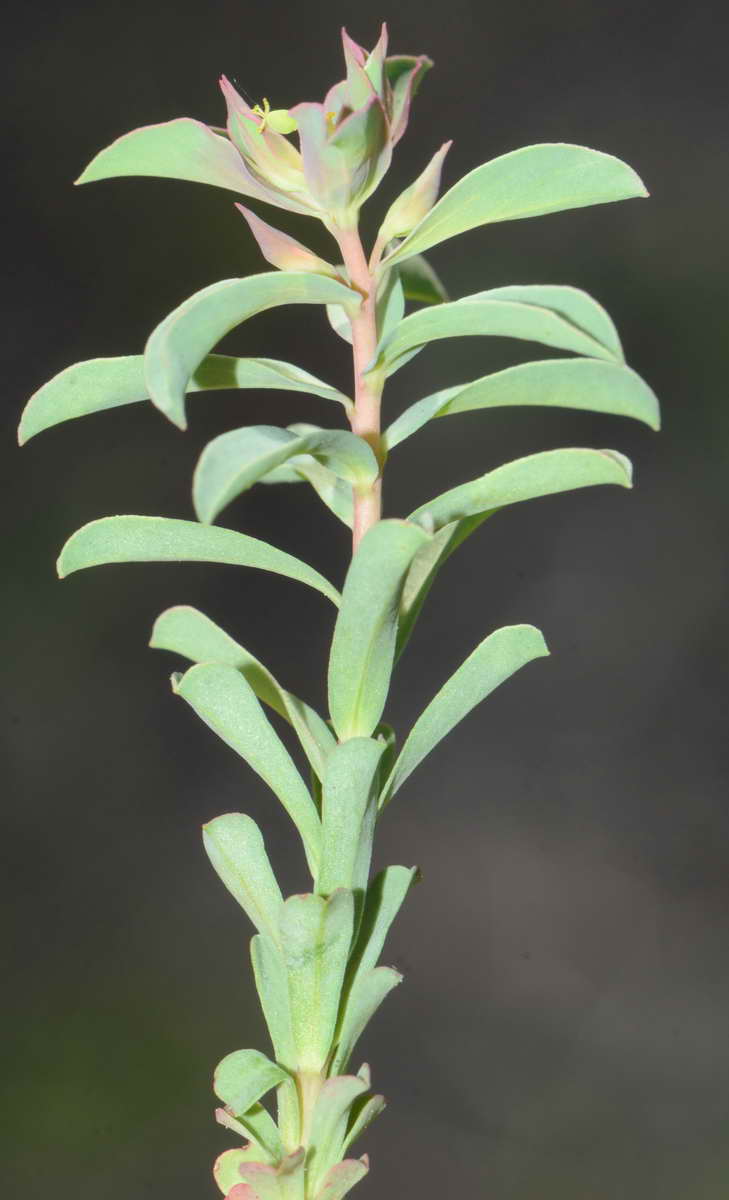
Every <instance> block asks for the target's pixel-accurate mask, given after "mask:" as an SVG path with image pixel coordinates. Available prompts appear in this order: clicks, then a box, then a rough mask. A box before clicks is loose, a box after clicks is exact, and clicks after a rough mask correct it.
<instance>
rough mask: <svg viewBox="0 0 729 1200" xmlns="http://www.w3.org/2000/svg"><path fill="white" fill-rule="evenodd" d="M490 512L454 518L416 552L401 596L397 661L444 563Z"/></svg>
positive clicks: (396, 649)
mask: <svg viewBox="0 0 729 1200" xmlns="http://www.w3.org/2000/svg"><path fill="white" fill-rule="evenodd" d="M490 515H491V514H490V513H488V512H485V513H476V515H475V516H472V517H464V518H463V520H461V521H452V522H451V524H450V525H444V526H443V528H442V529H439V530H438V531H437V533H434V534H433V536H432V538H431V539H430V541H429V542H427V543H426V544H425V546H423V548H422V550H419V551H418V553H417V554H416V555H415V558H414V559H413V561H412V563H411V564H410V570H409V571H408V574H407V578H406V580H405V585H404V587H403V589H402V596H401V597H400V616H399V619H398V626H397V645H396V647H395V661H396V662H397V660H398V659H399V657H400V655H401V654H402V652H403V650H404V649H405V647H406V645H407V643H408V641H409V640H410V636H411V634H412V632H413V628H414V626H415V622H416V621H417V619H418V617H419V615H420V612H421V609H422V607H423V604H424V603H425V601H426V599H427V596H428V593H429V591H430V589H431V587H432V586H433V583H434V582H435V578H436V576H437V574H438V572H439V571H440V569H441V567H442V566H443V565H444V564H445V562H446V561H447V560H448V559H449V558H450V556H451V554H453V552H454V550H457V549H458V547H459V546H460V545H461V544H462V543H463V542H464V541H465V540H466V538H467V537H469V536H470V534H472V533H473V532H474V531H475V530H476V529H478V527H479V525H482V524H483V522H484V521H485V520H486V518H487V517H489V516H490Z"/></svg>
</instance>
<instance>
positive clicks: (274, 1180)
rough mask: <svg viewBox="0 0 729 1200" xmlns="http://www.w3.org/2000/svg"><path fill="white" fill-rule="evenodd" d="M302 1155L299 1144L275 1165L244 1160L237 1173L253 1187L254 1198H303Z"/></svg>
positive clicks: (234, 1198) (245, 1182)
mask: <svg viewBox="0 0 729 1200" xmlns="http://www.w3.org/2000/svg"><path fill="white" fill-rule="evenodd" d="M304 1157H305V1151H304V1148H303V1146H301V1147H299V1149H298V1150H295V1151H294V1153H293V1154H289V1155H287V1156H286V1158H284V1159H282V1161H281V1162H280V1163H278V1165H276V1166H268V1165H267V1164H266V1163H254V1162H246V1163H242V1164H241V1166H240V1168H239V1173H240V1176H241V1178H242V1180H243V1183H244V1184H247V1185H248V1186H249V1187H251V1188H252V1189H253V1194H254V1195H255V1197H256V1200H304V1182H305V1175H304ZM228 1200H230V1198H228ZM233 1200H236V1197H233Z"/></svg>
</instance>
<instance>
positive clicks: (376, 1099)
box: [342, 1096, 387, 1154]
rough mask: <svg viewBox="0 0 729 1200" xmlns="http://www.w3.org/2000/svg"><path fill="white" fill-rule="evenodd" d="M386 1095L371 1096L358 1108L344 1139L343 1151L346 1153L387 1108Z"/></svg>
mask: <svg viewBox="0 0 729 1200" xmlns="http://www.w3.org/2000/svg"><path fill="white" fill-rule="evenodd" d="M386 1107H387V1105H386V1102H385V1097H384V1096H370V1098H369V1100H366V1101H365V1103H364V1104H363V1105H362V1107H361V1108H359V1109H356V1115H355V1117H354V1120H353V1121H352V1122H351V1124H350V1126H349V1128H348V1130H347V1136H346V1138H345V1139H344V1145H343V1147H342V1153H343V1154H346V1152H347V1150H348V1149H349V1147H350V1146H351V1145H352V1144H353V1143H354V1142H356V1141H357V1138H358V1137H361V1136H362V1134H363V1133H364V1131H365V1129H366V1128H367V1126H368V1125H371V1124H372V1122H373V1121H374V1119H375V1117H379V1115H380V1113H381V1112H382V1111H383V1109H384V1108H386Z"/></svg>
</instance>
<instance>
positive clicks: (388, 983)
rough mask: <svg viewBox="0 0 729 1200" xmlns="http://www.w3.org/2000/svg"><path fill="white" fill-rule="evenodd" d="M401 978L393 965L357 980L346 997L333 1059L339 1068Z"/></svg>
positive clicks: (347, 1060)
mask: <svg viewBox="0 0 729 1200" xmlns="http://www.w3.org/2000/svg"><path fill="white" fill-rule="evenodd" d="M402 979H403V977H402V975H401V974H400V972H399V971H396V970H395V969H394V968H393V967H375V968H374V970H372V971H368V972H366V973H365V974H363V975H362V976H361V977H360V978H359V979H358V980H357V986H356V988H353V989H352V991H351V992H350V993H349V995H348V997H347V1002H346V1008H345V1010H344V1019H343V1021H342V1025H341V1029H340V1032H339V1036H338V1040H337V1051H336V1055H335V1059H334V1062H335V1064H336V1066H335V1069H336V1070H341V1069H343V1068H344V1067H345V1066H346V1064H347V1063H348V1062H349V1059H350V1057H351V1055H352V1052H353V1050H354V1048H355V1046H356V1045H357V1042H358V1041H359V1039H360V1037H361V1035H362V1034H363V1033H364V1030H365V1029H366V1027H367V1026H368V1025H369V1023H370V1021H371V1020H372V1018H373V1016H374V1015H375V1013H376V1012H377V1010H378V1008H379V1007H380V1005H381V1004H382V1002H383V1000H385V999H386V998H387V997H388V996H389V994H390V992H391V991H392V990H393V988H396V987H397V985H398V984H399V983H402Z"/></svg>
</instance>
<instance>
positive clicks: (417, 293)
mask: <svg viewBox="0 0 729 1200" xmlns="http://www.w3.org/2000/svg"><path fill="white" fill-rule="evenodd" d="M398 272H399V274H400V280H401V282H402V286H403V291H404V293H405V299H406V300H413V301H414V302H415V303H416V304H442V303H443V302H444V301H446V300H447V299H448V293H447V291H446V290H445V287H444V286H443V284H442V282H441V280H440V279H439V278H438V276H437V275H436V273H435V271H434V270H433V268H432V267H431V265H430V263H429V262H428V260H427V258H423V256H422V254H413V255H412V257H411V258H408V259H407V260H406V261H405V262H403V263H401V264H400V265H399V266H398Z"/></svg>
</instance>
